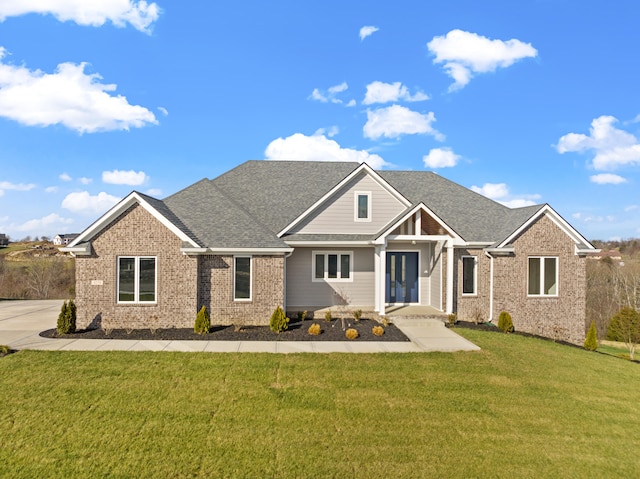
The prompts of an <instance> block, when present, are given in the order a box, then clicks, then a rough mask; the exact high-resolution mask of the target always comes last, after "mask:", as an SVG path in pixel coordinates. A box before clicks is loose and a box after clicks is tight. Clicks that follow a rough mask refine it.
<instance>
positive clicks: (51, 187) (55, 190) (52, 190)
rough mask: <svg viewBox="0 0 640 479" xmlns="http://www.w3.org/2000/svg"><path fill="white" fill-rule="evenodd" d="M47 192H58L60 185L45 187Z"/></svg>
mask: <svg viewBox="0 0 640 479" xmlns="http://www.w3.org/2000/svg"><path fill="white" fill-rule="evenodd" d="M44 192H45V193H57V192H58V187H57V186H47V187H46V188H45V189H44Z"/></svg>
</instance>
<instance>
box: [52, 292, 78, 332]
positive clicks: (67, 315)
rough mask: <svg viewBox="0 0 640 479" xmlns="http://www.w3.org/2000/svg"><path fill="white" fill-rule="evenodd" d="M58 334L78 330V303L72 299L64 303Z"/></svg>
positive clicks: (59, 317)
mask: <svg viewBox="0 0 640 479" xmlns="http://www.w3.org/2000/svg"><path fill="white" fill-rule="evenodd" d="M56 331H57V332H58V334H71V333H75V332H76V305H75V303H74V302H73V300H72V299H70V300H69V302H67V301H65V302H64V303H62V307H61V308H60V314H59V315H58V323H57V324H56Z"/></svg>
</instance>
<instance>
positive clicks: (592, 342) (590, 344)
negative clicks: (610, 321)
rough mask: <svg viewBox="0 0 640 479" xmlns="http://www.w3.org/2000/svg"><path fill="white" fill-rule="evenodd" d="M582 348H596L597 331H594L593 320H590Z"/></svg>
mask: <svg viewBox="0 0 640 479" xmlns="http://www.w3.org/2000/svg"><path fill="white" fill-rule="evenodd" d="M584 349H588V350H589V351H595V350H596V349H598V332H597V331H596V322H595V321H591V326H589V331H588V332H587V337H586V338H585V340H584Z"/></svg>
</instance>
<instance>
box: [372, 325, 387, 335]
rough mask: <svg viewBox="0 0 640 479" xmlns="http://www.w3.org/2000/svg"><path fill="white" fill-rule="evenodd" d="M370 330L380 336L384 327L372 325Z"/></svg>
mask: <svg viewBox="0 0 640 479" xmlns="http://www.w3.org/2000/svg"><path fill="white" fill-rule="evenodd" d="M371 332H372V333H373V334H375V335H376V336H382V335H383V334H384V328H383V327H382V326H374V327H373V329H372V330H371Z"/></svg>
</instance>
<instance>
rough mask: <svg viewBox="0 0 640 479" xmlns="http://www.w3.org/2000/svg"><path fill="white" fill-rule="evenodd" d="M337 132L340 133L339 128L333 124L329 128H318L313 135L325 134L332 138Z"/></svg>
mask: <svg viewBox="0 0 640 479" xmlns="http://www.w3.org/2000/svg"><path fill="white" fill-rule="evenodd" d="M338 133H340V129H339V128H338V127H337V126H336V125H333V126H330V127H329V128H318V129H317V130H316V132H315V133H314V134H313V136H320V135H327V136H328V137H329V138H333V137H334V136H336V135H337V134H338Z"/></svg>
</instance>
